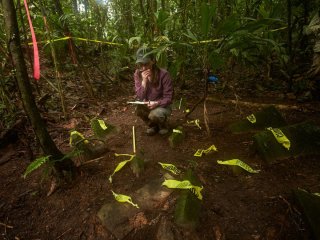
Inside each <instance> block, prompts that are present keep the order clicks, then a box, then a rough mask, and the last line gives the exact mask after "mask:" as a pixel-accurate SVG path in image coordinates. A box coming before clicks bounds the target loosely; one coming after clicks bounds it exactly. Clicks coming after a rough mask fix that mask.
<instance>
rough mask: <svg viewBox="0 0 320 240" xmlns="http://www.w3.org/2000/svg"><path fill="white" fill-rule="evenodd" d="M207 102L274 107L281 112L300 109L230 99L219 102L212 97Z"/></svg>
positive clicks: (283, 105)
mask: <svg viewBox="0 0 320 240" xmlns="http://www.w3.org/2000/svg"><path fill="white" fill-rule="evenodd" d="M207 100H208V101H212V102H214V103H229V104H230V103H232V104H235V105H236V106H238V105H242V106H246V107H267V106H270V105H274V106H275V107H277V108H279V109H283V110H301V107H299V106H292V105H285V104H273V103H254V102H245V101H239V100H238V99H237V100H232V99H223V100H219V99H216V98H214V97H208V98H207Z"/></svg>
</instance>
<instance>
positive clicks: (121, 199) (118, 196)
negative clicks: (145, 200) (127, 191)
mask: <svg viewBox="0 0 320 240" xmlns="http://www.w3.org/2000/svg"><path fill="white" fill-rule="evenodd" d="M111 192H112V194H113V196H114V198H115V199H116V200H117V201H118V202H121V203H124V202H127V203H130V204H131V205H132V206H134V207H136V208H139V206H138V204H135V203H133V202H132V199H131V197H129V196H126V195H122V194H117V193H115V192H114V191H111Z"/></svg>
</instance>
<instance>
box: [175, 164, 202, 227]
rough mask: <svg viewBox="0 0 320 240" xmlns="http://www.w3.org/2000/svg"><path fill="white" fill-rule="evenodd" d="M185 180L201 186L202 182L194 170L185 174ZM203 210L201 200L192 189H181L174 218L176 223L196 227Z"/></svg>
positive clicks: (181, 225)
mask: <svg viewBox="0 0 320 240" xmlns="http://www.w3.org/2000/svg"><path fill="white" fill-rule="evenodd" d="M183 180H189V181H190V183H191V184H192V185H195V186H201V183H200V181H199V179H198V178H197V176H196V175H195V174H194V173H193V171H192V170H190V169H188V171H187V172H186V173H185V174H184V176H183ZM200 212H201V200H199V199H198V198H197V197H196V195H195V194H193V193H192V192H191V191H190V190H181V192H180V195H179V197H178V199H177V203H176V207H175V212H174V219H175V223H176V224H177V225H179V226H180V227H184V228H187V229H189V228H192V229H194V228H196V226H197V225H198V223H199V217H200Z"/></svg>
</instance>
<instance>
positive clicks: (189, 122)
mask: <svg viewBox="0 0 320 240" xmlns="http://www.w3.org/2000/svg"><path fill="white" fill-rule="evenodd" d="M187 123H188V124H194V125H196V126H197V127H198V128H199V129H201V126H200V120H199V119H196V120H192V121H187Z"/></svg>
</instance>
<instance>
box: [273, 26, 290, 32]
mask: <svg viewBox="0 0 320 240" xmlns="http://www.w3.org/2000/svg"><path fill="white" fill-rule="evenodd" d="M286 28H287V27H281V28H277V29H271V30H269V32H277V31H280V30H283V29H286Z"/></svg>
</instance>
